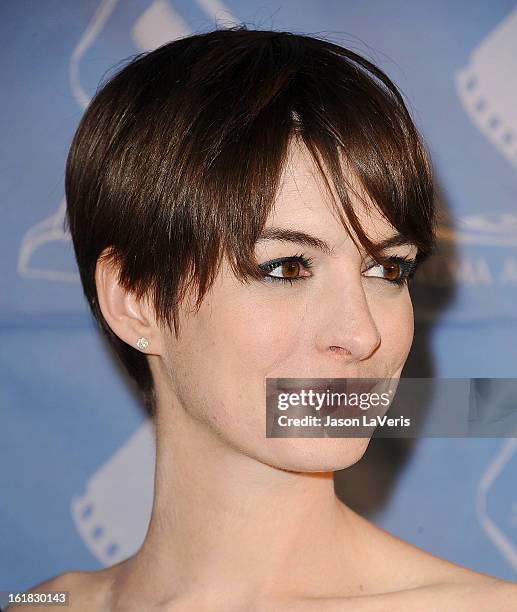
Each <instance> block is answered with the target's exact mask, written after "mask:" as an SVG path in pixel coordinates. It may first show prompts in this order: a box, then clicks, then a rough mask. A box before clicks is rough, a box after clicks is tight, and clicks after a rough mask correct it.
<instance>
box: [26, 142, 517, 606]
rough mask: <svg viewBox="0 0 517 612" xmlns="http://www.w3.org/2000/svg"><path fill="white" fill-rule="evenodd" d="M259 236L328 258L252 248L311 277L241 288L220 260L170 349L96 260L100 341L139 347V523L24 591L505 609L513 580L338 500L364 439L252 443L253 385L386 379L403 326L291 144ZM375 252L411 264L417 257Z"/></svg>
mask: <svg viewBox="0 0 517 612" xmlns="http://www.w3.org/2000/svg"><path fill="white" fill-rule="evenodd" d="M353 203H354V208H355V210H356V212H357V213H358V215H359V218H360V219H361V222H362V226H363V228H364V229H365V230H366V232H367V233H368V235H369V236H370V237H371V238H375V239H382V238H385V237H388V236H390V235H392V234H393V233H394V228H392V227H390V226H389V225H388V224H387V222H386V221H385V220H384V219H383V218H382V217H381V216H380V215H373V216H368V215H366V214H365V210H364V207H363V205H362V204H361V201H360V200H359V199H358V198H357V197H356V196H353ZM272 225H274V226H280V227H290V228H296V229H299V230H302V231H307V232H309V233H312V234H313V235H315V236H317V237H319V238H321V239H324V240H325V241H327V242H328V243H329V244H330V245H331V246H332V247H333V254H332V255H325V254H323V253H322V252H320V251H316V250H313V249H308V248H307V247H305V246H300V245H293V244H288V243H280V242H276V241H274V242H269V241H268V242H264V243H258V244H257V247H256V248H257V251H256V252H257V260H258V262H259V263H265V262H268V261H269V260H271V259H275V258H279V257H287V256H292V255H295V254H299V253H300V252H303V253H304V254H305V255H306V256H310V257H312V258H313V260H314V265H313V267H312V269H311V270H310V271H306V270H304V269H303V267H300V269H299V275H309V276H311V278H310V279H308V280H307V281H299V282H297V283H296V282H295V283H294V284H293V285H292V286H291V285H290V284H289V283H285V284H284V283H280V282H278V283H273V282H266V281H264V282H260V281H253V282H252V283H251V284H250V285H245V284H242V283H240V282H239V281H238V280H237V279H236V278H235V277H234V276H233V274H232V273H231V270H230V268H229V267H228V265H227V263H226V262H225V263H224V265H223V267H222V269H221V270H220V272H219V275H218V277H217V280H216V283H215V285H214V287H213V288H212V290H211V291H210V292H209V294H208V295H207V296H206V298H205V300H204V302H203V304H202V306H201V309H200V311H199V312H198V313H197V314H196V313H193V311H192V308H191V306H192V303H193V302H192V301H191V300H190V299H189V300H187V302H185V304H184V305H183V307H182V309H181V317H180V323H181V335H180V338H179V339H176V338H175V337H174V336H173V334H172V333H171V332H170V331H168V330H166V329H162V328H161V327H160V326H159V325H157V324H156V322H155V320H154V318H153V316H152V313H151V309H150V308H149V307H148V304H147V303H146V302H145V301H144V302H137V301H136V300H135V299H134V296H133V295H132V294H130V293H126V292H125V291H124V290H123V289H122V288H121V287H120V286H119V285H118V283H117V281H116V276H115V274H114V273H113V271H112V270H110V269H109V268H108V267H107V266H103V265H98V267H97V275H96V279H97V287H98V293H99V303H100V305H101V308H102V311H103V314H104V316H105V318H106V320H107V322H108V323H109V325H110V326H111V328H112V329H113V331H114V332H115V333H116V334H117V335H118V336H119V337H120V338H122V339H123V340H124V341H125V342H127V343H128V344H131V345H133V346H134V345H135V342H136V339H137V338H139V337H141V336H145V337H146V338H147V339H148V340H149V342H150V343H149V347H148V348H147V349H146V350H145V352H146V354H147V355H148V359H149V363H150V366H151V370H152V374H153V379H154V380H155V383H156V391H157V397H158V406H157V417H156V419H157V422H156V433H157V469H156V479H155V496H154V504H153V511H152V516H151V520H150V524H149V529H148V532H147V535H146V538H145V541H144V543H143V545H142V547H141V548H140V550H139V551H138V552H137V553H136V554H135V555H134V556H133V557H131V558H129V559H128V560H126V561H124V562H122V563H119V564H117V565H115V566H112V567H110V568H107V569H105V570H101V571H99V572H69V573H67V574H64V575H62V576H59V577H57V578H56V579H54V581H51V582H47V583H44V584H43V585H40V587H39V589H42V590H44V589H45V588H47V589H48V588H50V586H52V588H54V589H57V588H58V587H68V588H69V590H70V591H71V593H72V594H73V596H74V597H73V599H75V600H76V602H80V605H81V606H85V605H87V606H88V609H93V610H95V609H99V610H128V611H129V610H142V609H156V610H170V611H180V610H181V611H186V610H196V611H204V610H207V611H208V610H210V611H212V612H213V611H219V610H221V611H222V610H224V611H229V610H232V611H234V610H235V611H237V610H239V611H240V610H280V609H281V610H297V611H304V610H326V611H328V612H331V611H334V610H335V611H337V610H340V611H347V610H354V611H359V612H360V611H361V610H365V611H366V610H368V611H372V612H373V611H374V610H383V611H386V610H400V609H410V608H409V607H408V606H410V607H411V609H415V610H417V609H418V610H436V609H454V610H458V611H460V610H463V609H465V610H467V609H468V610H469V611H472V610H493V609H498V610H506V609H507V610H510V609H511V608H510V605H511V601H512V600H513V598H514V597H517V596H516V595H515V590H513V589H515V588H516V587H515V585H513V583H507V582H504V581H500V580H497V579H495V578H492V577H489V576H485V575H483V574H478V573H475V572H472V571H470V570H467V569H466V568H462V567H460V566H456V565H453V564H452V563H449V562H447V561H445V560H443V559H440V558H438V557H435V556H433V555H430V554H429V553H426V552H425V551H423V550H421V549H418V548H416V547H413V546H411V545H409V544H407V543H404V542H403V541H401V540H399V539H398V538H396V537H395V536H392V535H391V534H389V533H387V532H385V531H383V530H382V529H380V528H378V527H376V526H375V525H373V524H371V523H370V522H368V521H367V520H366V519H364V518H362V517H361V516H359V515H357V514H356V513H355V512H353V511H352V510H351V509H349V508H348V507H346V506H345V505H344V504H343V503H342V502H341V501H340V500H338V498H337V497H336V495H335V493H334V484H333V472H334V471H335V470H341V469H343V468H346V467H348V466H350V465H352V464H354V463H355V462H357V461H358V460H359V459H360V458H361V457H362V455H363V454H364V451H365V450H366V447H367V445H368V442H369V439H368V438H349V439H347V438H312V439H311V438H286V439H278V438H265V436H264V428H265V402H264V397H265V396H264V393H265V379H266V377H270V378H275V377H299V378H304V377H307V378H317V377H329V378H330V377H339V378H346V377H354V378H356V377H357V378H359V377H379V378H381V377H382V378H385V377H390V378H394V379H397V378H399V377H400V373H401V370H402V368H403V366H404V363H405V361H406V359H407V356H408V353H409V350H410V347H411V344H412V340H413V331H414V328H413V309H412V304H411V299H410V296H409V292H408V288H407V286H406V285H404V286H402V287H398V286H396V285H392V284H390V283H389V282H388V281H387V280H385V279H384V278H382V276H383V268H382V267H380V266H376V267H375V268H372V269H370V270H368V271H366V268H367V267H368V266H369V264H370V263H372V262H369V260H368V256H365V255H364V254H362V253H361V252H360V251H358V249H357V248H356V246H355V245H354V243H353V242H352V240H351V239H350V237H349V236H348V234H347V233H346V230H345V229H344V228H343V227H342V225H341V223H340V222H339V221H338V219H337V218H336V216H335V213H334V212H333V211H332V207H331V206H330V204H329V200H328V196H327V195H326V192H325V190H324V188H323V182H322V178H321V177H320V176H319V174H318V172H317V171H316V169H315V167H314V166H313V164H312V161H311V160H310V158H309V156H308V154H307V152H306V151H305V150H304V149H303V148H301V147H297V146H293V148H292V149H291V155H290V160H289V164H288V166H287V171H286V173H285V175H284V180H283V182H282V185H281V189H280V191H279V194H278V199H277V202H276V205H275V209H274V210H273V213H272V215H271V217H270V218H269V219H268V222H267V226H272ZM386 254H387V255H399V256H411V257H414V256H415V255H416V247H415V246H413V245H408V246H403V247H395V248H393V249H390V250H389V251H387V252H386ZM273 274H275V275H281V274H282V270H281V269H277V270H276V271H275V272H273ZM331 347H334V348H331ZM56 581H57V582H56ZM34 592H37V591H34ZM516 600H517V599H516ZM73 603H74V602H73V601H72V609H74V606H73ZM495 604H497V606H496V608H494V605H495ZM153 606H154V607H153ZM417 606H418V607H417ZM483 606H485V607H483ZM490 606H492V607H490ZM505 606H507V607H505ZM77 609H81V608H80V607H79V606H78V608H77Z"/></svg>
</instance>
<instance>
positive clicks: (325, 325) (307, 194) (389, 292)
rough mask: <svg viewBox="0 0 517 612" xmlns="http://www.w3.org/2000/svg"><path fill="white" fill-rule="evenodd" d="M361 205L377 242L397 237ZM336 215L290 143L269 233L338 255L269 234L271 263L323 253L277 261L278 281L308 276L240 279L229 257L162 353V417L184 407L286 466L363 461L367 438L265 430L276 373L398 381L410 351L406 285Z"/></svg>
mask: <svg viewBox="0 0 517 612" xmlns="http://www.w3.org/2000/svg"><path fill="white" fill-rule="evenodd" d="M351 197H352V198H353V197H354V196H353V195H352V196H351ZM352 201H353V204H354V209H355V211H356V213H357V214H358V216H359V219H360V221H361V224H362V227H363V229H364V230H365V231H366V233H367V235H368V236H369V237H370V238H371V239H373V240H376V241H380V240H382V239H383V238H387V237H390V236H392V235H393V234H395V233H396V231H395V230H394V228H393V227H392V226H390V225H389V224H388V222H387V221H386V220H385V219H383V218H382V217H381V216H380V214H379V213H378V212H377V211H375V214H376V215H377V214H378V215H379V216H374V217H367V216H366V214H365V210H364V208H363V207H362V205H361V203H360V201H358V200H357V199H356V200H354V199H353V200H352ZM334 215H335V213H333V212H332V208H331V206H330V204H329V203H328V200H326V197H325V192H324V189H323V181H322V179H321V177H320V176H319V175H318V172H317V170H316V168H315V166H314V165H313V163H312V161H311V160H310V158H309V155H308V153H307V152H306V150H305V149H302V148H300V147H296V148H293V149H291V158H290V163H289V164H288V167H287V170H286V173H285V175H284V180H283V183H282V185H281V190H280V193H279V196H278V200H277V203H276V205H275V208H274V210H273V212H272V214H271V216H270V218H269V219H268V221H267V223H266V229H269V228H271V227H275V228H284V229H291V230H297V231H299V232H305V233H307V234H311V235H312V236H315V237H317V238H318V239H320V240H322V241H325V242H326V243H327V244H328V245H329V247H330V248H331V249H332V250H333V252H332V253H331V254H327V253H325V252H323V251H321V250H319V249H317V248H314V247H307V246H306V245H304V244H299V243H289V242H280V241H278V240H271V239H267V240H260V241H259V242H258V243H257V244H256V256H257V261H258V262H259V264H261V265H262V264H267V263H268V262H271V260H277V259H278V258H284V257H293V256H296V255H303V256H304V257H306V258H310V259H311V260H312V265H311V267H310V270H309V269H306V268H305V267H304V265H303V264H302V263H299V264H296V263H294V264H290V265H288V264H284V265H283V266H282V265H277V267H276V268H274V269H273V266H270V267H269V271H268V273H269V274H270V276H273V277H277V278H282V277H284V278H296V277H302V276H303V277H305V278H303V279H301V280H294V281H293V282H292V283H290V282H283V281H282V280H271V279H266V280H264V281H254V280H252V281H250V283H248V284H245V283H241V282H240V281H238V280H237V279H236V278H235V276H234V275H233V274H232V272H231V269H230V268H229V265H228V263H227V261H226V260H224V263H223V266H222V267H221V270H220V272H219V275H218V277H217V279H216V282H215V283H214V285H213V287H212V289H211V291H209V292H208V293H207V295H206V296H205V299H204V301H203V303H202V305H201V308H200V310H199V311H198V312H197V313H194V312H193V311H192V303H193V302H192V301H190V300H188V301H187V302H185V303H184V305H183V307H182V309H181V311H180V319H179V321H180V325H181V327H180V336H179V339H175V338H174V335H173V334H172V333H171V332H169V331H167V332H164V331H162V334H163V336H162V342H163V353H162V359H160V360H158V362H157V361H156V360H151V367H152V370H153V376H154V377H155V380H156V377H159V378H160V384H159V385H157V390H158V397H159V401H158V410H162V417H165V418H167V416H168V415H169V414H170V418H171V419H174V418H175V416H174V415H175V413H176V410H184V411H185V413H186V415H188V416H191V417H193V418H194V419H195V420H196V422H198V423H199V422H201V423H203V424H204V426H206V427H208V428H209V429H210V430H212V431H213V432H214V434H217V435H218V436H219V437H220V438H221V439H223V440H224V441H225V442H226V443H227V444H229V445H231V446H232V447H234V448H235V449H238V450H239V451H241V452H243V453H245V454H247V455H248V456H251V457H254V458H256V459H258V460H260V461H262V462H264V463H267V464H269V465H274V466H276V467H280V468H283V469H288V470H299V471H329V470H339V469H342V468H344V467H347V466H349V465H352V464H353V463H355V462H356V461H358V460H359V459H360V458H361V456H362V455H363V453H364V451H365V450H366V447H367V445H368V442H369V439H368V438H335V437H333V438H266V435H265V430H266V400H265V389H266V378H363V377H364V378H395V379H398V378H399V376H400V372H401V370H402V368H403V365H404V363H405V361H406V358H407V355H408V353H409V350H410V347H411V343H412V340H413V309H412V304H411V299H410V296H409V292H408V288H407V285H405V284H404V285H402V286H399V285H396V284H394V283H392V282H390V281H389V280H387V279H390V278H393V275H390V270H387V269H386V268H384V267H382V266H380V265H377V264H375V262H373V261H371V260H370V258H369V256H368V255H367V254H361V253H360V252H359V251H358V250H357V248H356V246H355V245H354V243H353V242H352V240H351V238H350V237H349V236H348V234H347V233H346V230H345V229H344V228H343V227H342V225H341V223H340V222H339V220H338V219H337V218H336V217H335V216H334ZM416 252H417V249H416V246H414V245H411V244H408V245H404V246H399V247H393V248H390V249H388V250H387V251H386V255H387V256H389V255H396V256H400V257H410V258H414V257H415V255H416ZM371 266H373V267H371ZM368 268H369V269H368ZM367 269H368V270H367ZM331 347H332V348H331ZM336 347H337V348H336ZM157 363H158V364H159V365H157ZM163 411H165V412H166V414H165V415H164V414H163Z"/></svg>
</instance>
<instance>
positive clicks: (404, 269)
mask: <svg viewBox="0 0 517 612" xmlns="http://www.w3.org/2000/svg"><path fill="white" fill-rule="evenodd" d="M374 268H380V269H381V275H380V276H379V275H376V274H374V275H370V276H373V278H380V279H381V280H384V281H386V282H388V283H391V284H393V285H399V286H401V285H403V284H404V283H405V282H406V281H407V280H408V279H410V278H412V276H413V275H414V273H415V270H416V262H415V260H414V259H410V258H407V257H397V256H392V257H387V258H386V259H383V260H382V261H381V262H374V263H372V265H371V266H369V267H368V268H366V270H365V272H368V270H372V269H374ZM382 270H384V272H383V271H382Z"/></svg>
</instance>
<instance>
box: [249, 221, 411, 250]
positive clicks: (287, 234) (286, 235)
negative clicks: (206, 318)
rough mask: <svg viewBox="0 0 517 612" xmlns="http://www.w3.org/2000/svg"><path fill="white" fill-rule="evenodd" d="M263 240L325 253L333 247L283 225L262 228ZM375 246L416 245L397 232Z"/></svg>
mask: <svg viewBox="0 0 517 612" xmlns="http://www.w3.org/2000/svg"><path fill="white" fill-rule="evenodd" d="M264 240H279V241H281V242H294V243H296V244H302V245H304V246H307V247H310V248H313V249H316V250H318V251H322V252H323V253H325V254H326V255H333V253H334V249H333V248H332V247H330V246H329V244H328V243H327V242H325V241H324V240H321V238H317V237H316V236H312V235H311V234H307V233H306V232H302V231H299V230H292V229H287V228H283V227H267V228H264V230H263V231H262V233H261V234H260V236H259V237H258V240H257V242H261V241H264ZM375 244H376V246H377V248H378V249H379V250H381V251H384V250H386V249H389V248H391V247H395V246H403V245H410V246H416V245H415V243H414V242H412V241H411V240H408V238H406V237H405V236H404V235H403V234H401V233H400V232H397V233H396V234H394V235H393V236H390V237H388V238H385V239H384V240H380V241H379V242H377V243H375Z"/></svg>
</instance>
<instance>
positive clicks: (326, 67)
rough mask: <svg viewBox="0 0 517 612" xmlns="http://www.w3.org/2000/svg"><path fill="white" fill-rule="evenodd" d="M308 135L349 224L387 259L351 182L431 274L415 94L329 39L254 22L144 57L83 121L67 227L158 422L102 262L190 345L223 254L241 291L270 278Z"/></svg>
mask: <svg viewBox="0 0 517 612" xmlns="http://www.w3.org/2000/svg"><path fill="white" fill-rule="evenodd" d="M293 139H296V140H297V141H298V142H300V143H303V144H304V145H305V146H306V148H307V149H308V151H309V153H310V155H311V158H312V159H313V160H314V162H315V163H316V167H317V168H318V171H319V172H320V173H321V175H322V177H323V179H324V184H325V185H326V189H328V193H329V194H330V193H331V191H330V183H329V181H328V180H327V176H326V173H328V176H329V177H330V178H331V181H332V184H333V187H334V189H335V191H336V193H337V195H338V198H339V202H336V200H335V198H333V199H332V202H333V203H332V206H333V207H334V208H335V210H336V212H337V214H338V216H339V219H340V221H341V223H342V224H343V227H344V228H345V229H346V231H347V232H348V234H349V235H350V236H351V237H352V238H353V236H352V233H351V229H350V226H351V228H353V231H354V232H355V233H356V235H357V238H358V240H359V242H360V243H361V245H362V247H363V249H364V250H365V251H366V252H367V253H368V254H369V255H370V256H371V257H372V258H373V259H374V260H376V261H380V260H382V253H380V252H378V249H377V246H376V244H374V243H373V242H371V241H370V240H369V238H368V236H367V235H366V234H365V233H364V231H363V230H362V228H361V226H360V224H359V221H358V218H357V216H356V215H355V214H354V211H353V208H352V204H351V200H350V195H349V194H350V193H351V182H350V181H349V177H350V176H351V174H353V175H354V177H355V178H356V179H358V180H359V184H360V186H361V190H362V192H363V193H364V194H367V195H368V196H369V198H370V199H371V201H372V202H373V203H374V205H375V207H376V208H377V210H378V211H380V212H381V214H382V215H383V217H384V218H385V219H386V220H387V221H388V222H389V223H390V224H391V225H392V226H393V227H394V228H395V229H396V230H397V231H398V232H400V233H401V234H402V235H403V237H404V238H405V239H407V240H409V241H410V242H412V243H414V244H415V245H416V246H417V248H418V252H417V264H418V263H421V262H422V261H423V260H424V259H425V258H426V257H428V256H429V254H430V253H431V252H432V251H433V250H434V248H435V210H434V203H433V200H434V198H433V181H432V172H431V164H430V161H429V158H428V156H427V153H426V150H425V146H424V144H423V142H422V140H421V138H420V136H419V134H418V131H417V129H416V128H415V126H414V124H413V122H412V120H411V117H410V115H409V113H408V110H407V108H406V105H405V103H404V101H403V98H402V96H401V94H400V93H399V91H398V90H397V88H396V87H395V85H394V84H393V83H392V81H391V80H390V79H389V78H388V77H387V76H386V74H384V72H382V71H381V70H380V69H379V68H377V67H376V66H375V65H373V64H372V63H371V62H369V61H368V60H366V59H365V58H363V57H361V56H360V55H358V54H356V53H355V52H353V51H350V50H348V49H345V48H343V47H341V46H339V45H337V44H334V43H332V42H329V41H327V40H325V39H321V38H316V37H313V36H307V35H300V34H293V33H290V32H274V31H263V30H250V29H248V28H247V27H246V26H243V25H241V26H238V27H234V28H225V29H216V30H214V31H210V32H206V33H201V34H196V35H193V36H189V37H186V38H182V39H178V40H174V41H172V42H169V43H167V44H165V45H163V46H161V47H159V48H157V49H155V50H154V51H152V52H146V53H142V54H139V55H137V56H135V57H133V58H132V59H131V61H130V62H129V63H127V65H126V66H125V67H123V68H122V69H120V70H119V71H118V72H117V73H116V74H115V75H114V76H112V77H111V78H110V79H109V80H108V81H107V82H106V83H105V84H103V85H102V87H100V89H99V90H98V91H97V93H96V95H95V96H94V98H93V100H92V101H91V103H90V105H89V106H88V108H87V110H86V112H85V114H84V116H83V117H82V120H81V122H80V124H79V127H78V129H77V131H76V133H75V136H74V138H73V142H72V144H71V148H70V151H69V155H68V160H67V165H66V178H65V190H66V201H67V215H66V221H65V223H67V224H68V227H69V231H70V234H71V237H72V240H73V245H74V249H75V255H76V259H77V264H78V267H79V272H80V277H81V282H82V286H83V290H84V294H85V296H86V298H87V301H88V303H89V306H90V308H91V311H92V313H93V316H94V317H95V319H96V320H97V322H98V324H99V326H100V328H101V330H102V332H103V333H104V334H105V335H106V337H107V338H108V340H109V342H110V344H111V345H112V346H113V348H114V350H115V352H116V354H117V355H118V356H119V358H120V359H121V361H122V363H123V364H124V366H125V368H126V370H127V372H128V373H129V375H130V376H131V377H132V379H133V380H134V381H135V382H136V385H137V386H138V388H139V390H140V391H141V393H142V395H143V399H144V403H145V406H146V408H147V410H148V412H149V414H150V415H151V416H153V415H154V414H155V409H156V397H155V393H154V385H153V379H152V375H151V371H150V368H149V365H148V362H147V357H146V355H145V354H143V353H142V352H140V351H139V350H138V349H136V348H135V347H134V346H130V345H128V344H126V343H125V342H124V341H122V340H121V339H119V338H118V336H116V335H115V334H114V333H113V332H112V330H111V329H110V327H109V326H108V324H107V323H106V321H105V319H104V317H103V315H102V312H101V309H100V308H99V302H98V296H97V289H96V284H95V269H96V264H97V260H98V259H99V257H100V256H101V255H102V257H106V258H107V259H108V262H109V263H110V264H113V265H114V266H116V270H117V274H118V279H119V282H120V284H121V286H122V287H124V288H125V289H126V290H127V291H131V292H132V293H133V294H134V295H135V296H136V297H137V298H139V299H141V298H143V297H145V298H147V299H149V303H150V304H151V306H152V308H153V312H154V313H155V315H156V320H157V321H158V322H159V323H160V324H163V325H165V326H166V327H167V328H168V329H169V330H172V328H173V327H174V332H175V334H176V335H177V334H178V332H179V327H178V308H179V306H180V304H181V302H182V300H183V298H184V297H185V295H187V292H188V291H189V290H190V289H192V288H194V289H195V290H196V292H197V300H196V302H195V307H196V308H199V306H200V305H201V302H202V300H203V298H204V296H205V294H206V292H207V291H208V290H209V289H210V287H211V286H212V283H213V281H214V279H215V277H216V275H217V272H218V270H219V266H220V264H221V259H222V258H223V256H225V257H226V258H227V260H228V262H229V264H230V266H231V269H232V271H233V273H234V274H235V276H236V277H237V278H238V279H239V280H240V281H241V282H245V283H246V282H249V280H250V279H262V278H263V276H264V272H263V271H262V270H261V269H260V268H259V267H258V264H257V262H256V259H255V257H254V247H255V243H256V241H257V240H258V238H259V236H260V234H261V231H262V229H263V227H264V225H265V222H266V219H267V217H268V215H269V214H270V212H271V211H272V209H273V206H274V201H275V197H276V195H277V191H278V188H279V183H280V180H281V175H282V171H283V169H284V166H285V164H286V161H287V158H288V152H289V145H290V143H291V142H292V141H293ZM347 176H348V178H347ZM356 195H357V194H356ZM363 201H364V205H365V206H366V207H367V208H368V206H369V204H368V199H367V198H364V199H363ZM354 242H355V244H356V245H357V242H356V241H355V240H354ZM135 341H136V339H135Z"/></svg>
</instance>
